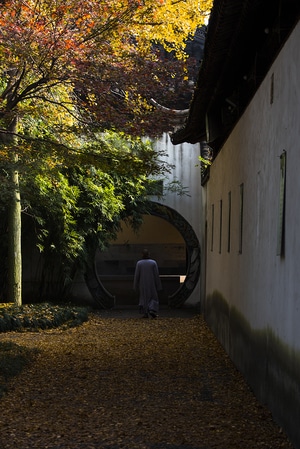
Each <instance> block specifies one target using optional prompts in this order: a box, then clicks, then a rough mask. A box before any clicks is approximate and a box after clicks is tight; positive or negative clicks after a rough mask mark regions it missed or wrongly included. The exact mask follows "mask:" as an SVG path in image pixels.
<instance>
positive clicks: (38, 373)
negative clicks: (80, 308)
mask: <svg viewBox="0 0 300 449" xmlns="http://www.w3.org/2000/svg"><path fill="white" fill-rule="evenodd" d="M0 341H8V342H13V343H15V344H18V345H22V346H23V347H26V348H28V349H30V350H33V349H34V350H35V351H37V353H36V356H35V360H34V363H31V364H30V365H29V366H27V367H26V368H25V369H24V370H23V371H22V373H21V374H19V375H18V376H17V377H15V378H14V379H13V380H11V381H10V382H9V385H8V392H7V394H6V395H5V396H4V397H3V398H2V399H1V417H0V422H1V433H0V447H1V448H2V449H13V448H18V449H29V448H30V449H42V448H43V449H96V448H97V449H121V448H122V449H241V448H246V449H252V448H259V449H270V448H272V449H275V448H276V449H277V448H282V449H292V446H291V444H290V443H289V442H288V440H287V438H286V436H285V434H284V433H283V432H282V431H281V429H280V428H279V427H278V426H277V425H276V423H274V421H273V420H272V417H271V414H270V412H269V411H268V410H267V409H266V408H265V407H263V406H262V405H260V404H259V403H258V402H257V400H256V399H255V397H254V396H253V394H252V392H251V390H250V389H249V387H248V386H247V384H246V383H245V381H244V379H243V377H242V376H241V374H240V373H239V372H238V371H237V370H236V369H235V368H234V366H233V365H232V363H231V361H230V359H229V358H228V357H227V355H226V354H225V353H224V350H223V349H222V347H221V346H220V345H219V343H218V342H217V341H216V339H215V337H214V336H213V334H212V333H211V332H210V331H209V329H208V328H207V326H206V324H205V322H204V320H203V318H202V317H201V316H198V315H197V316H194V317H192V318H189V319H187V318H159V319H158V320H143V319H140V318H128V319H127V318H126V319H116V318H102V317H101V316H99V315H97V314H91V315H90V319H89V320H88V321H87V322H86V323H84V324H83V325H82V326H80V327H76V328H71V329H67V330H60V329H52V330H45V331H43V332H39V333H31V332H26V333H8V334H2V335H1V336H0Z"/></svg>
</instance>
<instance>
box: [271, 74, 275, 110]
mask: <svg viewBox="0 0 300 449" xmlns="http://www.w3.org/2000/svg"><path fill="white" fill-rule="evenodd" d="M273 102H274V73H272V75H271V84H270V104H273Z"/></svg>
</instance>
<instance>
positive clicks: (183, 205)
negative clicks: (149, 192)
mask: <svg viewBox="0 0 300 449" xmlns="http://www.w3.org/2000/svg"><path fill="white" fill-rule="evenodd" d="M155 145H156V148H157V149H158V150H163V151H165V152H166V156H164V157H162V160H165V161H167V162H168V163H169V164H171V165H174V168H173V169H172V170H171V173H169V174H167V175H166V180H165V182H164V184H165V185H167V184H168V182H171V181H174V180H176V181H179V182H180V183H181V184H182V186H183V187H184V191H185V192H186V194H184V195H178V194H177V193H173V192H169V191H167V192H165V197H164V199H163V200H159V201H158V200H157V198H155V197H153V200H154V201H157V202H160V203H162V204H164V205H166V206H169V207H171V208H172V209H175V210H176V211H177V212H178V213H179V214H180V215H182V216H183V217H184V218H185V219H186V220H187V221H188V222H189V224H190V225H191V227H192V228H193V230H194V232H195V234H196V235H197V237H198V239H199V242H200V243H201V235H202V231H201V229H202V227H203V219H202V207H201V203H202V200H201V189H202V188H201V173H200V166H199V159H198V157H199V155H200V145H199V144H196V145H191V144H188V143H184V144H181V145H175V146H174V145H173V144H172V142H171V139H170V137H169V135H168V134H164V135H163V136H162V138H161V139H159V140H158V141H157V142H156V144H155ZM197 165H198V166H197ZM199 301H200V282H198V285H197V287H196V288H195V290H194V291H193V293H192V294H191V296H190V298H189V299H188V301H187V304H189V303H192V304H194V303H199Z"/></svg>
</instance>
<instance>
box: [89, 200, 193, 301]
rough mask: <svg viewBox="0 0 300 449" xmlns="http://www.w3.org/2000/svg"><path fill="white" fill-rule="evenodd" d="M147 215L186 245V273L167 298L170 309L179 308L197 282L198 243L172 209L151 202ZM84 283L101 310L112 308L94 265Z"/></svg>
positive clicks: (191, 231)
mask: <svg viewBox="0 0 300 449" xmlns="http://www.w3.org/2000/svg"><path fill="white" fill-rule="evenodd" d="M149 214H150V215H154V216H156V217H159V218H162V219H163V220H166V221H168V222H169V223H170V224H172V225H173V226H174V227H175V228H176V229H177V230H178V231H179V233H180V234H181V236H182V238H183V240H184V241H185V244H186V251H187V272H186V277H185V281H184V282H183V283H182V285H181V286H180V287H179V289H178V290H176V291H175V292H174V293H173V294H172V295H170V296H169V298H168V299H169V306H170V307H176V308H179V307H181V306H182V305H183V304H184V302H185V301H186V300H187V299H188V298H189V296H190V295H191V293H192V292H193V290H194V289H195V287H196V285H197V283H198V280H199V276H200V253H201V252H200V245H199V241H198V238H197V236H196V234H195V232H194V230H193V228H192V227H191V225H190V224H189V223H188V221H187V220H185V218H183V217H182V215H180V214H179V213H178V212H176V211H175V210H174V209H172V208H170V207H168V206H165V205H163V204H159V203H156V202H151V205H150V210H149ZM85 281H86V284H87V287H88V289H89V291H90V293H91V295H92V297H93V299H94V300H95V301H96V302H97V303H98V305H99V306H100V307H101V308H104V309H107V308H112V307H114V305H115V297H114V296H113V295H112V294H111V293H110V292H108V291H107V290H106V289H105V288H104V286H103V284H102V283H101V281H100V279H99V277H98V274H97V271H96V267H95V265H94V267H93V268H89V269H87V272H86V273H85Z"/></svg>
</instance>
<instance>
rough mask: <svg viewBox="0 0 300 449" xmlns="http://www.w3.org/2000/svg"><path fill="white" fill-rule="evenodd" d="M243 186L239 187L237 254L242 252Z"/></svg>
mask: <svg viewBox="0 0 300 449" xmlns="http://www.w3.org/2000/svg"><path fill="white" fill-rule="evenodd" d="M243 219H244V184H241V185H240V222H239V254H242V252H243Z"/></svg>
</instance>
